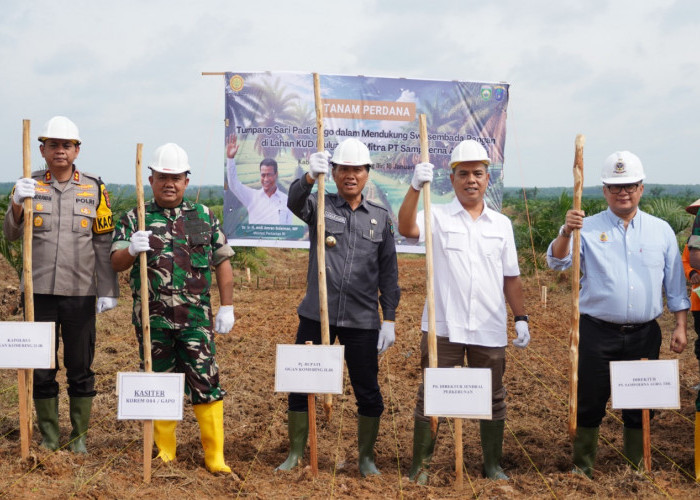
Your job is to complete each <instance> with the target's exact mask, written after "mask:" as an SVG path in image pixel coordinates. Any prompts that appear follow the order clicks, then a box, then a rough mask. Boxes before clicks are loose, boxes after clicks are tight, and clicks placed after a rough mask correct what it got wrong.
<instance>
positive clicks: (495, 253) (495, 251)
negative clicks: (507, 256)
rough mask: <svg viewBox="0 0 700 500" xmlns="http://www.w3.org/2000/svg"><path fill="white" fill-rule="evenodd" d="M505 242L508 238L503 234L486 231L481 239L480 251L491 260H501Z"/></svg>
mask: <svg viewBox="0 0 700 500" xmlns="http://www.w3.org/2000/svg"><path fill="white" fill-rule="evenodd" d="M505 242H506V239H505V238H504V237H503V235H501V234H498V233H489V232H484V233H482V234H481V238H480V239H479V252H480V253H481V255H482V256H483V257H485V258H487V259H489V260H492V261H500V260H501V259H502V256H503V248H504V247H505Z"/></svg>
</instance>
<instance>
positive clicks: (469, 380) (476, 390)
mask: <svg viewBox="0 0 700 500" xmlns="http://www.w3.org/2000/svg"><path fill="white" fill-rule="evenodd" d="M424 388H425V398H424V399H425V406H424V409H423V412H424V414H425V415H430V416H437V417H454V418H478V419H485V420H490V419H491V369H490V368H427V369H426V370H425V384H424Z"/></svg>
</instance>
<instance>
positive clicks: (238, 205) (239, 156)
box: [223, 72, 509, 252]
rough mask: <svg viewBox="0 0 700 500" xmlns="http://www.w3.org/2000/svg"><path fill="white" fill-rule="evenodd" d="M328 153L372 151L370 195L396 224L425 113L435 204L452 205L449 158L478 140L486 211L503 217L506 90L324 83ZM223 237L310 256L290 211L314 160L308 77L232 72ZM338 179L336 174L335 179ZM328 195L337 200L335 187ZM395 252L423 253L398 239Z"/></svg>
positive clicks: (324, 79) (340, 80) (479, 85)
mask: <svg viewBox="0 0 700 500" xmlns="http://www.w3.org/2000/svg"><path fill="white" fill-rule="evenodd" d="M320 81H321V98H322V102H323V117H324V122H323V124H324V147H325V149H326V150H327V151H329V152H330V153H332V152H333V150H334V149H335V147H336V146H337V145H338V143H340V142H342V141H343V140H345V139H347V138H350V137H354V138H356V139H359V140H361V141H362V142H364V143H365V145H366V146H367V147H368V149H369V151H370V154H371V160H372V169H371V172H370V177H369V182H368V183H367V185H366V187H365V190H364V192H363V194H364V196H365V197H366V198H367V199H369V200H371V201H373V202H375V203H379V204H381V205H383V206H384V207H386V208H387V210H389V213H390V214H391V217H392V219H393V220H394V223H395V224H396V216H397V214H398V209H399V207H400V205H401V202H402V200H403V197H404V195H405V193H406V190H407V189H408V187H409V186H410V182H411V177H412V174H413V167H414V166H415V164H416V163H418V162H420V147H419V131H418V116H419V115H420V114H425V115H426V119H427V120H426V121H427V127H428V136H429V137H428V139H429V148H430V161H431V163H433V164H434V165H435V177H434V181H433V183H432V184H431V195H432V202H433V203H436V204H442V203H449V202H450V201H451V200H452V198H453V196H454V191H453V189H452V186H451V184H450V177H449V176H450V167H449V160H450V154H451V153H452V150H453V149H454V147H455V146H456V145H457V144H459V142H461V141H463V140H465V139H474V140H477V141H479V142H480V143H481V144H482V145H483V146H484V147H485V148H486V151H487V152H488V154H489V157H490V158H491V160H492V163H491V166H490V167H489V173H490V181H489V186H488V189H487V192H486V197H485V199H486V203H487V204H488V206H489V207H490V208H492V209H494V210H498V211H500V208H501V200H502V187H503V162H504V158H503V151H504V148H505V137H506V114H507V107H508V89H509V86H508V84H507V83H485V82H459V81H439V80H409V79H405V78H382V77H367V76H341V75H320ZM224 83H225V94H226V127H225V135H224V163H225V166H224V221H223V228H224V232H225V234H226V236H227V238H228V239H229V242H230V243H231V244H233V245H236V246H275V247H288V248H308V246H309V243H308V230H307V226H306V225H305V224H304V223H303V222H302V221H301V220H299V219H297V218H296V217H295V216H294V215H293V214H292V213H291V212H289V210H288V209H287V208H286V199H287V192H288V189H289V186H290V184H291V183H292V182H293V181H294V180H295V179H297V178H298V177H301V176H302V175H304V173H305V172H306V170H307V168H308V158H309V156H310V155H311V154H312V153H314V152H316V149H317V146H316V134H317V130H316V122H315V108H314V93H313V77H312V75H311V74H310V73H288V72H274V73H272V72H260V73H236V72H230V73H226V75H225V78H224ZM329 177H330V176H329ZM326 191H327V192H335V184H334V183H333V182H332V179H329V181H328V182H327V184H326ZM396 242H397V249H398V250H399V251H403V252H422V251H423V249H422V245H418V244H417V243H415V242H411V241H406V240H405V239H404V238H402V237H401V236H399V235H398V233H397V234H396Z"/></svg>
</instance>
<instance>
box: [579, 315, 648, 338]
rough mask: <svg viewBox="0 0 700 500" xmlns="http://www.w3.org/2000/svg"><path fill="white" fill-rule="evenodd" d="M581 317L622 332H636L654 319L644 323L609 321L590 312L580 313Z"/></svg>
mask: <svg viewBox="0 0 700 500" xmlns="http://www.w3.org/2000/svg"><path fill="white" fill-rule="evenodd" d="M581 317H583V318H586V319H587V320H588V321H590V322H591V323H595V324H596V325H600V326H602V327H605V328H609V329H610V330H616V331H618V332H622V333H626V332H636V331H637V330H641V329H642V328H646V327H647V326H649V325H651V324H652V323H653V322H654V321H655V320H653V319H652V320H651V321H647V322H646V323H610V322H609V321H603V320H602V319H598V318H594V317H593V316H591V315H590V314H582V315H581Z"/></svg>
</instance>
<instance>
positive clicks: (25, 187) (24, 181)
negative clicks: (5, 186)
mask: <svg viewBox="0 0 700 500" xmlns="http://www.w3.org/2000/svg"><path fill="white" fill-rule="evenodd" d="M35 186H36V181H35V180H34V179H32V178H30V177H22V178H21V179H18V180H17V182H15V191H14V194H13V195H12V202H13V203H14V204H15V205H21V204H22V202H23V201H24V199H25V198H34V195H36V190H35V189H36V187H35Z"/></svg>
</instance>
